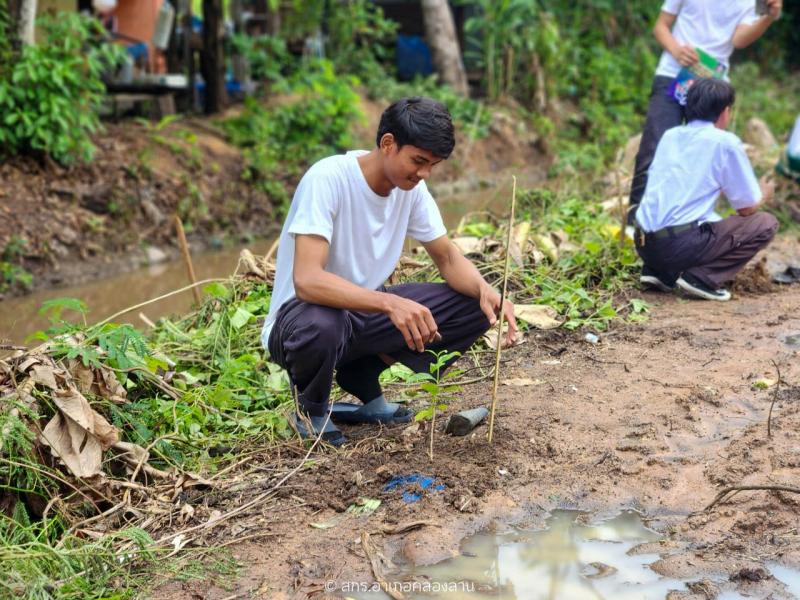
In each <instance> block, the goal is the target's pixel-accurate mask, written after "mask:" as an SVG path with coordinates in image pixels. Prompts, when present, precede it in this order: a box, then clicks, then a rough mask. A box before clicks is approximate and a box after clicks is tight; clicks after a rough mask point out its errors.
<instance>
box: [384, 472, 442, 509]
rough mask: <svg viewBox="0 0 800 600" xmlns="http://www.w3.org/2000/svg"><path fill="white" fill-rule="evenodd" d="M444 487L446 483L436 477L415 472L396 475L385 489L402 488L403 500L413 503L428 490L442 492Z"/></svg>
mask: <svg viewBox="0 0 800 600" xmlns="http://www.w3.org/2000/svg"><path fill="white" fill-rule="evenodd" d="M444 488H445V486H444V484H442V483H438V482H437V479H436V477H431V476H429V475H422V474H421V473H414V474H412V475H395V476H394V477H392V478H391V479H390V480H389V481H388V482H387V483H386V485H384V486H383V491H384V492H391V491H394V490H398V489H399V490H402V492H403V502H405V503H406V504H412V503H414V502H419V501H420V500H422V497H423V496H424V495H425V493H426V492H427V493H433V492H441V491H443V490H444Z"/></svg>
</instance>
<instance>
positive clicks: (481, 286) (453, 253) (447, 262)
mask: <svg viewBox="0 0 800 600" xmlns="http://www.w3.org/2000/svg"><path fill="white" fill-rule="evenodd" d="M422 245H423V246H424V247H425V250H426V251H427V252H428V254H429V255H430V257H431V258H432V259H433V262H434V263H435V264H436V267H437V268H438V269H439V273H441V275H442V278H443V279H444V280H445V281H446V282H447V285H449V286H450V287H451V288H453V289H454V290H455V291H457V292H459V293H461V294H464V295H465V296H469V297H470V298H476V299H478V301H479V302H480V305H481V310H483V314H485V315H486V318H487V319H488V320H489V323H490V324H492V325H494V324H495V322H496V321H497V314H498V313H499V311H500V294H498V293H497V292H496V291H495V290H494V289H493V288H492V286H490V285H489V284H488V283H486V280H485V279H484V278H483V277H482V276H481V274H480V273H479V272H478V269H476V268H475V265H473V264H472V262H470V261H469V260H468V259H467V258H465V257H464V256H463V255H462V254H461V252H459V251H458V248H456V247H455V245H454V244H453V243H452V242H451V241H450V239H449V238H448V237H447V236H446V235H443V236H441V237H439V238H436V239H435V240H433V241H430V242H425V243H423V244H422ZM503 315H504V319H505V320H506V321H507V322H508V335H507V337H506V343H508V344H510V343H512V342H513V341H514V336H515V335H516V333H517V320H516V319H515V318H514V305H513V304H511V302H509V301H508V300H506V301H505V303H504V305H503Z"/></svg>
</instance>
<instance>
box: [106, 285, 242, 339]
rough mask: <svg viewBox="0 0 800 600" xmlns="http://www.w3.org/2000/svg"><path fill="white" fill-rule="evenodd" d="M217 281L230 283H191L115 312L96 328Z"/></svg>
mask: <svg viewBox="0 0 800 600" xmlns="http://www.w3.org/2000/svg"><path fill="white" fill-rule="evenodd" d="M215 281H228V279H222V278H220V277H212V278H210V279H203V280H202V281H198V282H197V283H190V284H189V285H185V286H183V287H182V288H178V289H177V290H172V291H171V292H167V293H166V294H162V295H161V296H157V297H155V298H150V300H145V301H144V302H139V304H134V305H133V306H129V307H128V308H123V309H122V310H121V311H119V312H115V313H114V314H113V315H111V316H110V317H106V318H105V319H103V320H102V321H100V322H99V323H96V324H95V327H99V326H101V325H105V324H106V323H108V322H109V321H113V320H114V319H116V318H117V317H121V316H122V315H124V314H126V313H129V312H131V311H134V310H136V309H138V308H142V307H143V306H147V305H148V304H153V303H154V302H159V301H160V300H164V299H165V298H170V297H171V296H175V295H176V294H182V293H183V292H185V291H188V290H191V289H193V288H196V287H198V286H201V285H205V284H207V283H214V282H215Z"/></svg>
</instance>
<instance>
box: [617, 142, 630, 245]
mask: <svg viewBox="0 0 800 600" xmlns="http://www.w3.org/2000/svg"><path fill="white" fill-rule="evenodd" d="M621 170H622V157H620V160H618V161H617V168H616V169H615V170H614V175H615V177H616V180H617V205H618V206H619V247H620V248H624V247H625V227H627V226H628V210H630V208H631V207H630V206H628V210H625V200H624V199H623V198H622V178H621V177H620V171H621Z"/></svg>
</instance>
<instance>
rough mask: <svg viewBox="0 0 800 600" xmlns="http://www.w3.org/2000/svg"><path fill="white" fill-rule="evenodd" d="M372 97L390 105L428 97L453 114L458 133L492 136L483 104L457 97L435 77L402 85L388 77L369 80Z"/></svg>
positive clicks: (418, 79)
mask: <svg viewBox="0 0 800 600" xmlns="http://www.w3.org/2000/svg"><path fill="white" fill-rule="evenodd" d="M366 85H367V89H368V91H369V94H370V96H371V97H373V98H379V99H382V100H385V101H387V102H394V101H395V100H398V99H399V98H402V97H405V96H426V97H428V98H433V99H434V100H438V101H439V102H441V103H442V104H444V105H445V106H446V107H447V110H448V111H450V116H451V117H452V118H453V122H454V123H455V124H456V127H457V128H458V130H459V131H463V132H464V133H465V134H466V135H467V136H468V137H470V138H472V139H480V138H484V137H486V136H487V135H488V134H489V125H490V122H491V113H490V111H489V109H488V108H487V107H486V106H485V104H484V103H482V102H480V101H478V100H473V99H471V98H465V97H464V96H461V95H459V94H457V93H456V92H455V91H454V90H453V88H451V87H450V86H448V85H442V84H440V83H438V81H437V78H436V76H435V75H434V76H431V77H418V78H416V79H414V80H413V81H409V82H399V81H396V80H394V79H392V78H390V77H386V76H385V74H381V76H380V77H377V78H372V79H368V80H367V81H366Z"/></svg>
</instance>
